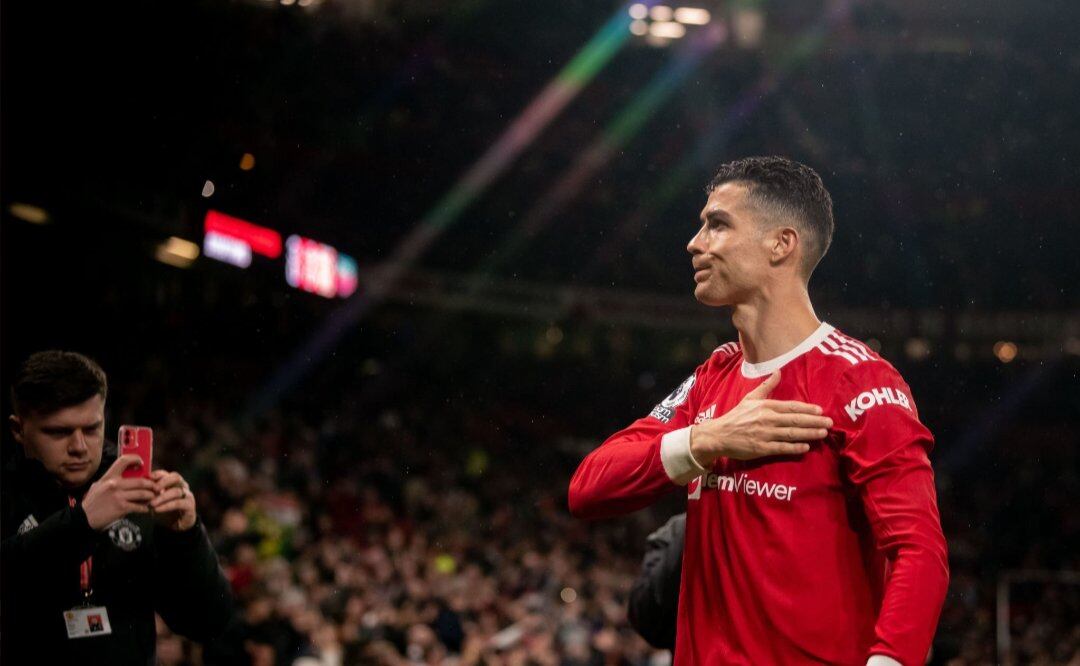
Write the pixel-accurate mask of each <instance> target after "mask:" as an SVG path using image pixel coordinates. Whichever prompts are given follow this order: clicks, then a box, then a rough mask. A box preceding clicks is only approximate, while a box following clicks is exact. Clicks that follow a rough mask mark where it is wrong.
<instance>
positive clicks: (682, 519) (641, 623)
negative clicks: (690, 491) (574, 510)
mask: <svg viewBox="0 0 1080 666" xmlns="http://www.w3.org/2000/svg"><path fill="white" fill-rule="evenodd" d="M685 536H686V514H685V513H680V514H679V515H677V516H674V517H672V518H671V520H669V521H667V523H665V524H664V526H663V527H661V528H660V529H658V530H656V531H655V532H653V533H652V534H650V535H649V539H648V550H647V551H645V559H644V561H643V562H642V564H641V573H640V574H639V575H638V577H637V579H636V580H635V581H634V586H633V588H631V590H630V600H629V603H628V608H627V617H628V619H629V620H630V624H631V626H633V627H634V629H636V630H637V632H638V633H639V634H641V637H642V638H644V639H645V640H646V641H648V642H649V644H650V645H652V646H653V647H657V648H664V649H668V650H674V649H675V624H676V620H677V618H678V614H679V583H680V582H681V578H682V558H683V541H684V539H685Z"/></svg>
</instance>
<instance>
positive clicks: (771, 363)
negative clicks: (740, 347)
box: [742, 322, 835, 379]
mask: <svg viewBox="0 0 1080 666" xmlns="http://www.w3.org/2000/svg"><path fill="white" fill-rule="evenodd" d="M834 330H835V329H834V328H833V327H832V326H830V325H828V324H826V323H825V322H821V326H818V327H817V330H816V331H814V332H813V333H811V334H810V337H808V338H806V339H805V340H803V341H802V342H800V343H799V344H797V345H795V348H794V349H792V350H791V351H789V352H787V353H786V354H781V355H780V356H777V357H776V358H772V359H769V360H768V361H762V362H761V363H748V362H747V361H746V359H745V358H744V359H743V362H742V374H743V377H747V378H749V379H754V378H756V377H765V376H767V375H771V374H772V373H774V372H776V371H777V370H779V369H780V368H782V367H784V366H785V365H787V364H788V363H790V362H791V361H794V360H795V359H796V358H798V357H800V356H802V355H803V354H805V353H806V352H808V351H810V350H811V349H813V348H814V347H816V346H817V345H818V344H819V343H821V341H822V340H824V339H825V336H827V335H828V334H830V333H832V332H833V331H834Z"/></svg>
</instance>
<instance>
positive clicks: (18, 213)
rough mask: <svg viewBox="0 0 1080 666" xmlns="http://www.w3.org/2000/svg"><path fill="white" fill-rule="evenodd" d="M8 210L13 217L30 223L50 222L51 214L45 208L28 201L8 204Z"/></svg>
mask: <svg viewBox="0 0 1080 666" xmlns="http://www.w3.org/2000/svg"><path fill="white" fill-rule="evenodd" d="M8 212H9V213H11V215H12V217H17V218H19V219H20V220H22V221H23V222H29V223H30V224H47V223H48V222H49V214H48V213H47V212H46V211H45V209H44V208H39V207H37V206H34V205H32V204H28V203H19V202H15V203H13V204H11V205H10V206H8Z"/></svg>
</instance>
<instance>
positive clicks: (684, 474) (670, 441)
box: [660, 426, 709, 486]
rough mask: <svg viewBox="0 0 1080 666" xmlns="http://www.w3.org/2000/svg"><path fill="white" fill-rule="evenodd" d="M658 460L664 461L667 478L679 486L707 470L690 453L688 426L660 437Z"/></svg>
mask: <svg viewBox="0 0 1080 666" xmlns="http://www.w3.org/2000/svg"><path fill="white" fill-rule="evenodd" d="M660 462H662V463H664V471H665V472H667V475H668V478H670V479H671V480H672V481H673V482H675V483H677V484H678V485H680V486H685V485H686V484H688V483H690V482H691V481H693V480H694V479H696V478H698V477H699V476H701V475H702V474H704V473H706V472H708V471H709V470H707V469H705V468H704V467H702V466H701V465H699V464H698V461H696V460H694V456H693V454H691V453H690V427H689V426H687V427H685V428H679V429H678V430H672V431H671V432H669V433H667V434H666V435H664V436H663V437H661V438H660Z"/></svg>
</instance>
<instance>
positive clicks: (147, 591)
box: [0, 442, 233, 666]
mask: <svg viewBox="0 0 1080 666" xmlns="http://www.w3.org/2000/svg"><path fill="white" fill-rule="evenodd" d="M9 444H10V442H9ZM13 448H14V449H16V451H14V452H11V453H12V456H11V459H10V460H9V462H8V463H7V464H6V465H5V466H4V470H3V471H4V475H3V485H2V488H0V493H2V506H0V510H2V519H3V522H2V523H0V531H2V533H3V547H2V550H0V555H2V557H0V623H2V634H0V661H2V662H3V663H4V664H79V666H89V665H91V664H110V665H111V664H116V665H120V664H140V665H142V664H153V663H154V649H155V644H156V637H155V627H154V612H155V611H157V612H158V613H160V614H161V617H162V619H164V620H165V623H166V624H167V625H168V626H169V628H170V629H172V630H173V631H175V632H177V633H180V634H183V635H185V636H188V637H189V638H192V639H194V640H196V641H200V642H205V641H208V640H213V639H214V638H215V637H217V636H218V635H220V634H221V633H222V632H223V631H224V629H225V626H226V624H227V623H228V621H229V619H230V618H231V616H232V612H233V610H232V596H231V593H230V590H229V584H228V582H227V581H226V580H225V576H224V574H223V572H222V570H221V567H220V566H219V565H218V560H217V555H216V554H215V553H214V550H213V547H212V546H211V545H210V540H209V539H208V538H207V535H206V530H205V529H204V528H203V526H202V524H201V522H198V521H197V522H196V524H195V526H194V527H192V528H191V529H189V530H187V531H185V532H173V531H172V530H169V529H168V528H165V527H162V526H159V525H156V524H155V522H154V520H153V519H152V518H151V517H150V516H149V515H142V514H132V515H129V516H127V517H126V518H122V519H121V520H120V521H117V522H116V523H113V525H112V526H111V528H109V529H105V530H103V531H101V532H96V531H94V530H92V529H90V526H89V525H88V524H87V522H86V514H85V513H84V512H83V510H82V506H81V499H82V496H83V495H84V494H85V491H86V488H82V489H80V490H79V491H77V492H76V493H74V497H75V499H76V500H77V501H78V503H77V504H76V505H75V506H74V507H69V506H68V493H67V492H66V491H65V490H63V489H62V488H61V487H60V485H59V484H57V483H56V482H55V480H53V478H52V477H51V476H50V475H49V474H48V472H46V471H45V468H44V467H42V466H41V464H40V463H38V462H37V461H36V460H29V459H27V458H26V457H25V456H23V454H22V451H21V449H22V447H21V446H18V445H15V446H14V447H13ZM115 459H116V448H115V444H111V443H110V444H106V451H105V452H104V453H103V455H102V461H101V465H100V466H99V467H98V471H97V474H95V476H94V478H93V479H92V480H91V483H93V481H96V480H97V479H98V478H100V477H101V475H103V474H104V473H105V471H106V470H107V469H108V468H109V466H110V465H112V463H113V461H114V460H115ZM88 487H89V484H88V485H87V488H88ZM90 555H93V566H92V579H91V582H92V588H93V594H92V596H91V598H90V603H91V604H92V605H93V606H105V607H106V609H107V611H108V615H109V623H110V624H111V625H112V634H111V635H109V636H93V637H87V638H77V639H69V638H68V637H67V630H66V628H65V623H64V617H63V613H64V611H67V610H69V609H71V608H74V607H77V606H79V605H80V604H81V603H82V601H83V593H82V589H81V586H80V576H79V568H80V563H82V562H83V561H84V560H85V559H86V558H87V556H90Z"/></svg>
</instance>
